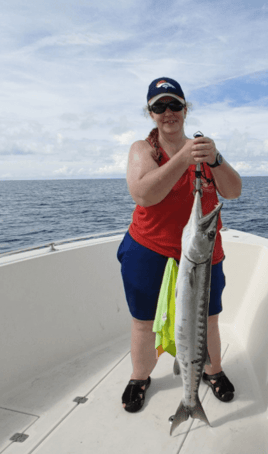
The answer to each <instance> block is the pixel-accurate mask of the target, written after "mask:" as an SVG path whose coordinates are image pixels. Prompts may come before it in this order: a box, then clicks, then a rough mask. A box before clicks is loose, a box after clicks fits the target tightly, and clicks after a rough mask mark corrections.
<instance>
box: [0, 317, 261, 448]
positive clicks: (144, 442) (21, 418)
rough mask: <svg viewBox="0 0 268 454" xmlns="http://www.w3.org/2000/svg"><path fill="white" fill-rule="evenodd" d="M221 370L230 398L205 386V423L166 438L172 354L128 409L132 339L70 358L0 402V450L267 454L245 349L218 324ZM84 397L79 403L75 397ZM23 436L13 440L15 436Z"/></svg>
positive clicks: (175, 388) (174, 399)
mask: <svg viewBox="0 0 268 454" xmlns="http://www.w3.org/2000/svg"><path fill="white" fill-rule="evenodd" d="M220 329H221V337H222V356H223V368H224V370H225V372H226V374H227V375H228V376H229V378H230V379H231V381H232V382H233V383H234V385H235V388H236V393H235V399H234V400H233V401H232V402H230V403H222V402H220V401H218V400H217V399H216V398H215V397H214V395H213V393H212V391H211V390H210V389H209V388H208V387H207V386H206V385H205V384H203V383H201V385H200V389H199V395H200V398H201V399H200V400H201V401H202V405H203V407H204V409H205V412H206V414H207V417H208V419H209V421H210V424H211V427H209V426H207V425H205V424H204V423H203V422H200V421H198V420H192V419H189V420H188V421H186V422H184V423H183V424H181V426H180V427H178V428H177V429H176V430H175V432H174V434H173V435H172V436H170V435H169V431H170V424H169V422H168V418H169V417H170V416H171V415H173V414H174V413H175V411H176V409H177V407H178V405H179V403H180V400H181V395H182V381H181V378H180V377H176V378H173V374H172V369H173V357H172V356H170V355H169V354H168V353H165V354H163V355H161V357H160V359H159V362H158V364H157V366H156V368H155V370H154V371H153V373H152V376H151V377H152V383H151V386H150V388H149V389H148V391H147V394H146V401H145V405H144V407H143V409H142V410H141V411H140V412H138V413H136V414H129V413H127V412H125V411H124V410H123V409H122V407H121V395H122V393H123V390H124V388H125V386H126V384H127V382H128V380H129V376H130V374H131V369H132V368H131V358H130V339H129V337H122V338H120V339H118V340H117V341H114V342H111V344H110V345H103V346H102V347H101V348H99V349H96V350H95V351H93V352H92V351H91V352H90V353H87V354H83V355H81V356H79V357H76V358H75V359H73V360H72V361H69V362H68V363H65V364H64V365H60V366H59V367H56V368H54V369H53V370H50V371H49V372H47V373H46V374H45V375H42V376H40V377H37V378H35V379H33V380H32V381H30V382H28V383H26V384H24V385H23V387H19V388H17V389H16V390H15V391H14V390H13V392H12V394H11V395H6V396H5V397H2V398H1V399H0V453H5V454H18V453H20V454H30V453H35V454H88V453H91V452H92V453H93V452H94V453H98V454H107V453H108V452H109V453H117V454H121V453H122V454H123V453H124V454H125V453H129V454H132V453H133V454H134V453H135V454H137V453H139V454H145V453H146V454H147V453H148V452H153V453H154V454H158V453H161V454H162V453H168V454H178V453H180V454H186V453H187V454H192V453H196V452H199V453H201V454H214V453H217V454H227V453H228V454H240V453H241V454H252V453H254V454H265V453H268V436H267V416H266V413H265V412H266V408H265V405H264V404H263V402H262V398H261V393H259V390H258V385H257V382H256V381H255V378H254V377H255V376H254V374H253V371H252V365H251V364H250V362H249V360H248V357H247V354H246V351H244V350H243V348H242V347H241V345H240V343H239V342H238V340H237V338H236V336H235V332H234V331H233V330H232V329H231V328H230V327H229V326H228V325H221V328H220ZM77 397H85V398H86V399H87V400H86V401H85V402H84V403H77V402H74V399H75V398H77ZM15 433H20V434H25V435H28V438H27V439H26V440H25V441H24V442H21V441H19V440H20V439H18V441H11V440H10V438H11V437H12V436H13V435H14V434H15Z"/></svg>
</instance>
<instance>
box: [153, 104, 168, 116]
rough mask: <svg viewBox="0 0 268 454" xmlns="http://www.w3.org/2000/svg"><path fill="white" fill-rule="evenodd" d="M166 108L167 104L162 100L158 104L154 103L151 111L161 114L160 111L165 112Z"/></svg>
mask: <svg viewBox="0 0 268 454" xmlns="http://www.w3.org/2000/svg"><path fill="white" fill-rule="evenodd" d="M166 108H167V105H166V104H164V103H163V102H161V103H159V104H154V105H153V106H152V107H151V109H152V111H153V112H154V113H156V114H161V113H163V112H165V110H166Z"/></svg>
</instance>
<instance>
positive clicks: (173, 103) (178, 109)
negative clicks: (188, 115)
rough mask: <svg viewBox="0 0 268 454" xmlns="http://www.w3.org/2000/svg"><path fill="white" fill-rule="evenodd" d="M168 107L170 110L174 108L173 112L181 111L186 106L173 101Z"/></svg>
mask: <svg viewBox="0 0 268 454" xmlns="http://www.w3.org/2000/svg"><path fill="white" fill-rule="evenodd" d="M168 107H169V108H170V110H172V112H179V111H180V110H182V109H183V108H184V106H183V105H182V104H180V103H179V102H171V103H170V104H168Z"/></svg>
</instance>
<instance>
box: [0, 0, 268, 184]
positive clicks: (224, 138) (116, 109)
mask: <svg viewBox="0 0 268 454" xmlns="http://www.w3.org/2000/svg"><path fill="white" fill-rule="evenodd" d="M267 43H268V1H265V0H262V1H261V0H241V1H239V0H236V1H233V0H226V1H223V0H211V1H203V0H166V1H159V0H117V1H116V2H115V1H111V0H101V1H99V2H96V0H94V1H93V0H64V1H63V0H27V2H25V1H23V0H2V1H1V27H0V65H1V71H0V81H1V83H0V100H1V109H0V118H1V121H0V130H1V134H0V180H22V179H27V180H33V179H64V178H67V179H70V178H125V176H126V167H127V159H128V152H129V148H130V146H131V144H132V143H133V142H134V141H136V140H140V139H145V138H146V137H147V136H148V134H149V132H150V130H151V129H152V128H153V127H154V124H153V122H152V120H151V119H150V118H146V117H145V116H144V113H143V107H144V106H145V105H146V95H147V90H148V86H149V84H150V83H151V81H152V80H154V79H156V78H158V77H170V78H174V79H176V80H177V81H178V82H179V83H180V84H181V86H182V88H183V91H184V93H185V96H186V99H187V101H189V102H191V103H192V105H193V108H192V110H191V112H190V113H189V115H188V117H187V120H186V125H185V132H186V134H187V136H188V137H190V138H192V137H193V134H194V133H195V132H196V131H197V130H201V131H202V132H203V134H204V135H206V136H208V137H211V138H212V139H213V140H214V141H215V143H216V146H217V148H218V150H219V151H220V152H221V154H222V155H223V156H224V157H225V159H226V160H227V161H228V162H229V163H230V164H231V165H232V166H233V167H234V168H235V169H236V170H237V171H238V172H239V174H240V175H241V176H258V175H260V176H261V175H268V109H267V107H268V46H267Z"/></svg>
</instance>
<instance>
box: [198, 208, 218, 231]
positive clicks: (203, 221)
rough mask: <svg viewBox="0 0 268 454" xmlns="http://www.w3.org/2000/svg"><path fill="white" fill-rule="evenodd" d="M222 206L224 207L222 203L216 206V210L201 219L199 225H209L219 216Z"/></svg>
mask: <svg viewBox="0 0 268 454" xmlns="http://www.w3.org/2000/svg"><path fill="white" fill-rule="evenodd" d="M222 206H223V203H220V202H219V203H218V204H217V205H216V206H215V208H214V210H213V211H211V212H210V213H208V214H206V215H205V216H203V217H202V218H201V219H199V221H198V224H199V225H200V226H204V225H205V224H209V223H210V221H211V220H212V219H213V218H215V217H216V216H217V215H218V214H219V212H220V210H221V209H222Z"/></svg>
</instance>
